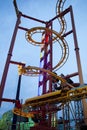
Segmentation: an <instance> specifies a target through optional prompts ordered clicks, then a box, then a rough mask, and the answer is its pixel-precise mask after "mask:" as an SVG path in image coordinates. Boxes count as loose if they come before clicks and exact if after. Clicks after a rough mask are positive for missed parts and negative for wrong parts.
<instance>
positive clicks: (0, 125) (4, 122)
mask: <svg viewBox="0 0 87 130" xmlns="http://www.w3.org/2000/svg"><path fill="white" fill-rule="evenodd" d="M12 116H13V114H12V111H7V112H5V113H4V114H3V115H2V118H1V120H0V130H7V127H8V125H10V124H11V120H12Z"/></svg>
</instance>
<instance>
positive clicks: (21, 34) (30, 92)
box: [0, 0, 87, 116]
mask: <svg viewBox="0 0 87 130" xmlns="http://www.w3.org/2000/svg"><path fill="white" fill-rule="evenodd" d="M56 3H57V0H17V5H18V8H19V10H20V11H21V12H22V13H23V14H26V15H28V16H31V17H34V18H37V19H40V20H44V21H49V20H50V19H52V18H53V17H55V16H56ZM70 5H72V7H73V12H74V20H75V26H76V34H77V40H78V45H79V49H80V59H81V65H82V72H83V79H84V83H87V71H86V69H87V60H86V59H87V58H86V51H87V45H86V34H87V15H86V12H87V0H84V2H83V1H82V0H66V3H65V5H64V9H66V8H68V7H69V6H70ZM16 20H17V17H16V13H15V9H14V5H13V0H0V80H1V78H2V74H3V70H4V66H5V62H6V58H7V55H8V50H9V46H10V42H11V38H12V35H13V31H14V27H15V23H16ZM66 21H67V31H68V30H70V28H71V22H70V16H69V14H67V15H66ZM57 24H58V25H57ZM21 26H23V27H27V28H32V27H36V26H44V25H43V24H41V23H37V22H35V21H32V20H27V19H23V18H22V19H21ZM59 27H60V26H59V23H58V20H56V21H55V22H54V25H53V29H54V30H55V31H57V32H58V30H59ZM25 33H26V32H25V31H22V30H18V33H17V37H16V41H15V46H14V50H13V54H12V58H11V59H12V60H13V61H18V62H23V63H26V65H33V66H38V67H39V64H40V63H39V59H40V47H37V46H33V45H31V44H30V43H28V41H27V40H26V38H25ZM36 40H38V38H36ZM66 41H67V43H68V45H69V58H68V60H67V62H66V63H65V65H64V66H63V67H62V68H61V69H60V70H58V71H57V73H58V74H61V73H64V74H65V75H67V74H71V73H74V72H77V63H76V57H75V51H74V49H75V48H74V45H73V37H72V35H70V36H68V37H66ZM57 45H58V44H55V45H54V48H53V53H54V55H53V65H55V64H57V62H58V58H59V52H60V50H58V49H60V48H59V45H58V46H57ZM73 80H75V82H78V78H77V77H76V78H75V79H73ZM17 83H18V68H17V66H16V65H10V67H9V72H8V76H7V79H6V84H5V90H4V94H3V97H5V98H11V99H15V96H16V90H17ZM37 94H38V77H29V76H22V81H21V91H20V100H22V101H23V102H24V101H25V100H26V99H27V98H30V97H34V96H37ZM13 107H14V104H13V103H6V102H5V103H4V102H3V103H2V107H1V108H0V116H1V115H2V114H3V113H4V112H5V111H7V110H9V109H12V108H13Z"/></svg>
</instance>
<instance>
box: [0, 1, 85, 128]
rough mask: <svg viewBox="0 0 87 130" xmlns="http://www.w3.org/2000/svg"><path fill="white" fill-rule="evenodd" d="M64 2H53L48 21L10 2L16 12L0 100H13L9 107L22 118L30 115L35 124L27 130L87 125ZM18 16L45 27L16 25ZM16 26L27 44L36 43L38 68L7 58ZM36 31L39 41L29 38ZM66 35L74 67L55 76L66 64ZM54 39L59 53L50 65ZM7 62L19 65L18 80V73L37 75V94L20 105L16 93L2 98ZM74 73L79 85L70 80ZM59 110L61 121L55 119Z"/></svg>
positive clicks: (69, 10)
mask: <svg viewBox="0 0 87 130" xmlns="http://www.w3.org/2000/svg"><path fill="white" fill-rule="evenodd" d="M65 1H66V0H58V2H57V4H56V16H55V17H54V18H52V19H51V20H49V21H48V22H45V21H42V20H39V19H36V18H33V17H30V16H27V15H25V14H23V13H22V12H20V11H19V10H18V7H17V3H16V0H14V1H13V2H14V7H15V11H16V14H17V22H16V25H15V29H14V33H13V36H12V40H11V44H10V48H9V52H8V56H7V60H6V64H5V68H4V72H3V76H2V80H1V86H0V100H1V102H2V101H7V102H13V103H15V108H14V109H13V113H14V114H15V115H19V116H23V117H26V118H29V117H31V118H32V120H34V121H35V123H36V125H35V126H34V127H31V130H43V129H44V130H60V129H62V130H66V129H67V130H71V129H73V130H77V129H80V127H81V125H82V124H83V125H84V124H85V125H87V103H86V97H87V86H86V85H84V82H83V76H82V69H81V63H80V55H79V47H78V42H77V36H76V30H75V24H74V16H73V10H72V6H70V7H69V8H67V9H65V10H63V6H64V3H65ZM68 13H69V14H70V19H71V25H72V29H71V30H70V31H68V32H67V29H66V20H65V17H64V16H65V15H66V14H68ZM21 18H24V19H28V20H32V21H35V22H38V23H42V24H44V25H45V27H42V26H39V27H33V28H30V29H28V28H24V27H22V26H20V23H21ZM56 19H58V20H59V23H60V32H57V31H55V30H53V23H54V21H55V20H56ZM18 29H20V30H23V31H26V35H25V37H26V39H27V41H28V42H29V43H30V44H32V45H35V46H36V45H37V46H40V53H41V57H40V67H37V66H26V64H24V63H21V62H17V61H12V60H11V57H12V52H13V48H14V44H15V39H16V35H17V32H18ZM36 33H40V34H41V35H42V40H41V42H38V41H35V40H34V39H33V35H35V34H36ZM70 34H73V40H74V46H75V54H76V60H77V68H78V70H77V72H75V73H73V74H70V75H67V76H64V75H61V76H58V75H57V74H56V70H58V69H60V68H61V67H62V66H63V65H64V64H65V63H66V61H67V59H68V56H69V47H68V44H67V42H66V40H65V37H67V36H68V35H70ZM55 42H58V44H59V45H60V47H61V50H62V56H61V58H60V60H59V61H58V63H57V65H54V66H53V56H52V54H53V53H52V48H53V45H54V44H55ZM10 64H15V65H18V66H19V67H18V71H19V80H20V79H21V76H22V75H27V76H38V77H39V82H38V96H36V97H33V98H29V99H26V101H25V103H24V104H21V103H20V101H19V92H18V96H17V98H16V100H15V99H14V100H12V99H6V98H3V97H2V96H3V91H4V87H5V82H6V77H7V74H8V69H9V65H10ZM74 76H78V78H79V84H77V83H73V82H72V81H71V80H70V78H71V77H74ZM53 88H54V89H53ZM39 90H41V91H39ZM60 113H61V115H60V116H61V121H60V120H59V119H57V116H58V115H59V114H60ZM14 118H15V117H14ZM14 123H16V122H13V126H12V130H16V127H14ZM61 124H62V126H61ZM72 124H73V125H72ZM71 127H72V128H71Z"/></svg>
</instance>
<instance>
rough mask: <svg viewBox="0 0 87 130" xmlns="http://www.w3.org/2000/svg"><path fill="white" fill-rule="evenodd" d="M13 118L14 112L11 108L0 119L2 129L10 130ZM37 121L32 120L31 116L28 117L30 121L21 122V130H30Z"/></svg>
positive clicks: (0, 128)
mask: <svg viewBox="0 0 87 130" xmlns="http://www.w3.org/2000/svg"><path fill="white" fill-rule="evenodd" d="M12 118H13V113H12V111H11V110H9V111H7V112H5V113H4V114H3V115H2V118H1V119H0V130H10V128H11V125H12ZM18 124H19V122H17V129H19V125H18ZM34 125H35V123H34V122H33V121H32V119H31V118H29V119H28V122H27V123H25V122H21V123H20V130H29V128H30V127H32V126H34Z"/></svg>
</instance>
